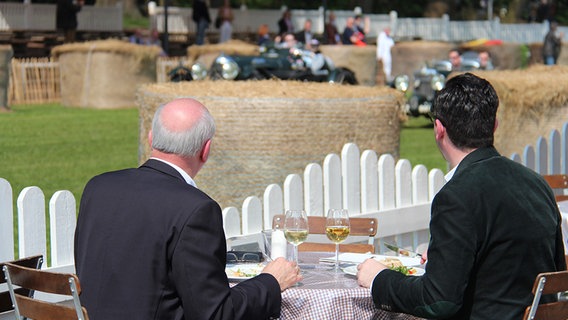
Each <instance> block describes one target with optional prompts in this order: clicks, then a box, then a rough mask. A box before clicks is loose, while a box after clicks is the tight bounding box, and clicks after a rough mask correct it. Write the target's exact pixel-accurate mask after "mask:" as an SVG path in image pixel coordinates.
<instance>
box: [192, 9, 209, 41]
mask: <svg viewBox="0 0 568 320" xmlns="http://www.w3.org/2000/svg"><path fill="white" fill-rule="evenodd" d="M191 17H192V19H193V21H194V22H195V24H196V25H197V34H196V38H195V44H197V45H202V44H203V43H205V30H206V29H207V28H208V27H209V24H210V23H211V16H209V8H207V4H206V3H205V0H193V12H192V16H191Z"/></svg>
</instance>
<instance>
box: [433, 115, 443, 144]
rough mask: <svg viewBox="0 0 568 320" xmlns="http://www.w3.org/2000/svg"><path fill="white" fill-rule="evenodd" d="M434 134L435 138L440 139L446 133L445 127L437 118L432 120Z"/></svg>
mask: <svg viewBox="0 0 568 320" xmlns="http://www.w3.org/2000/svg"><path fill="white" fill-rule="evenodd" d="M434 135H435V136H436V140H441V139H442V138H443V137H444V136H445V135H446V127H444V125H443V124H442V122H441V121H440V120H439V119H435V120H434Z"/></svg>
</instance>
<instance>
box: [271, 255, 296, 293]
mask: <svg viewBox="0 0 568 320" xmlns="http://www.w3.org/2000/svg"><path fill="white" fill-rule="evenodd" d="M262 273H269V274H271V275H273V276H274V278H276V280H277V281H278V284H280V290H281V291H284V290H286V289H288V288H289V287H291V286H293V285H294V284H296V283H297V282H298V281H300V280H302V275H301V274H300V267H298V265H296V263H295V262H292V261H288V260H286V259H284V258H282V257H280V258H278V259H276V260H274V261H272V262H270V263H269V264H267V265H266V267H264V269H263V270H262Z"/></svg>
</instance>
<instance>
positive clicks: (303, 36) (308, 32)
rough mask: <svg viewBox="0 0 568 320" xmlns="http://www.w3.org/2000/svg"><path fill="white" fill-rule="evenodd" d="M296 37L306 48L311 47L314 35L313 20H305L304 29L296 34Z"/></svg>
mask: <svg viewBox="0 0 568 320" xmlns="http://www.w3.org/2000/svg"><path fill="white" fill-rule="evenodd" d="M294 37H295V38H296V41H298V42H300V43H302V44H303V45H304V47H305V48H306V49H308V50H309V49H311V41H312V38H313V37H314V35H313V33H312V20H310V19H307V20H306V21H305V22H304V29H302V30H301V31H300V32H298V33H296V34H294Z"/></svg>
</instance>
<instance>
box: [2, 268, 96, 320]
mask: <svg viewBox="0 0 568 320" xmlns="http://www.w3.org/2000/svg"><path fill="white" fill-rule="evenodd" d="M3 270H4V274H5V276H6V281H7V283H8V290H9V291H10V296H11V297H12V301H13V302H14V312H15V315H16V319H20V318H21V317H22V316H24V317H27V318H31V319H34V320H64V319H79V320H88V319H89V316H88V315H87V310H86V309H85V308H84V307H82V306H81V302H80V300H79V295H80V294H81V286H80V284H79V278H77V276H76V275H74V274H70V273H55V272H49V271H42V270H36V269H32V268H26V267H22V266H18V265H15V264H11V263H6V264H5V265H4V268H3ZM14 286H20V287H23V288H27V289H30V290H35V291H42V292H47V293H51V294H59V295H67V296H71V297H72V302H73V306H69V305H68V304H66V303H65V302H63V303H51V302H47V301H42V300H38V299H35V298H30V297H28V296H25V295H21V294H19V293H18V292H17V291H15V290H14ZM71 297H70V298H71Z"/></svg>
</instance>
